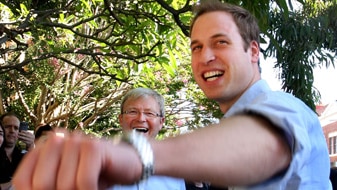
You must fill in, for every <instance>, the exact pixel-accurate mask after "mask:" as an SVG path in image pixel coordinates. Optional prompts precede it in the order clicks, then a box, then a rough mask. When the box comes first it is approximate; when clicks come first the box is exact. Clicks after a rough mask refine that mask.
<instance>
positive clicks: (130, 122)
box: [118, 88, 165, 138]
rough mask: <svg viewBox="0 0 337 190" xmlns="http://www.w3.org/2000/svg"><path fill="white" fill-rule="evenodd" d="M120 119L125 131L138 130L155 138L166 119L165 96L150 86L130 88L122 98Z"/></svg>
mask: <svg viewBox="0 0 337 190" xmlns="http://www.w3.org/2000/svg"><path fill="white" fill-rule="evenodd" d="M118 119H119V123H120V125H121V127H122V128H123V131H124V132H129V131H131V130H136V131H138V132H141V133H144V135H145V136H146V137H149V138H155V137H156V136H157V134H158V133H159V131H160V130H161V128H162V127H163V124H164V121H165V101H164V98H163V97H162V96H161V95H160V94H158V93H157V92H156V91H154V90H151V89H148V88H136V89H133V90H130V91H129V92H128V93H127V94H126V95H125V96H124V98H123V100H122V103H121V114H120V115H119V117H118Z"/></svg>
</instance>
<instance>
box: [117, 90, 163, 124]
mask: <svg viewBox="0 0 337 190" xmlns="http://www.w3.org/2000/svg"><path fill="white" fill-rule="evenodd" d="M148 96H150V97H152V98H154V99H155V100H156V102H157V103H158V105H159V109H160V115H161V116H162V117H165V100H164V97H163V96H162V95H161V94H159V93H158V92H156V91H154V90H152V89H149V88H135V89H132V90H130V91H129V92H127V93H126V94H125V96H124V98H123V99H122V103H121V106H120V108H121V113H123V111H124V110H123V108H124V104H125V102H126V101H127V100H129V99H131V100H136V99H138V98H141V97H148Z"/></svg>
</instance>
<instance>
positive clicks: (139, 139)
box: [122, 130, 154, 181]
mask: <svg viewBox="0 0 337 190" xmlns="http://www.w3.org/2000/svg"><path fill="white" fill-rule="evenodd" d="M122 140H123V141H125V142H127V143H129V144H130V145H132V146H133V147H134V148H135V149H136V150H137V152H138V156H139V158H140V160H141V162H142V167H143V168H142V175H141V178H140V181H142V180H146V179H148V178H149V177H150V176H151V175H153V173H154V157H153V151H152V147H151V144H150V143H149V141H148V140H147V138H146V137H145V136H144V135H142V134H139V133H138V132H136V131H135V130H132V131H131V132H130V133H124V135H123V138H122Z"/></svg>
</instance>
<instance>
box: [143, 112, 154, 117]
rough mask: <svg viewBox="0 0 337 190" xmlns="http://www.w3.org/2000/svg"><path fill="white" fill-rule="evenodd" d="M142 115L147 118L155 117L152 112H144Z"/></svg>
mask: <svg viewBox="0 0 337 190" xmlns="http://www.w3.org/2000/svg"><path fill="white" fill-rule="evenodd" d="M144 114H145V115H146V116H148V117H156V116H157V114H155V113H153V112H144Z"/></svg>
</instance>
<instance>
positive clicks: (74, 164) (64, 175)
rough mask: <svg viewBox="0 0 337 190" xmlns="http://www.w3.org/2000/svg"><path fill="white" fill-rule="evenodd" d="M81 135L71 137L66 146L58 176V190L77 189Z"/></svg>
mask: <svg viewBox="0 0 337 190" xmlns="http://www.w3.org/2000/svg"><path fill="white" fill-rule="evenodd" d="M80 140H81V137H80V136H79V135H75V134H74V135H71V137H69V138H68V139H67V141H66V142H65V144H64V149H63V153H62V154H63V156H62V158H61V162H60V168H59V172H58V176H57V186H56V187H57V189H62V190H68V189H69V190H73V189H76V174H77V168H78V160H79V157H80Z"/></svg>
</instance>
